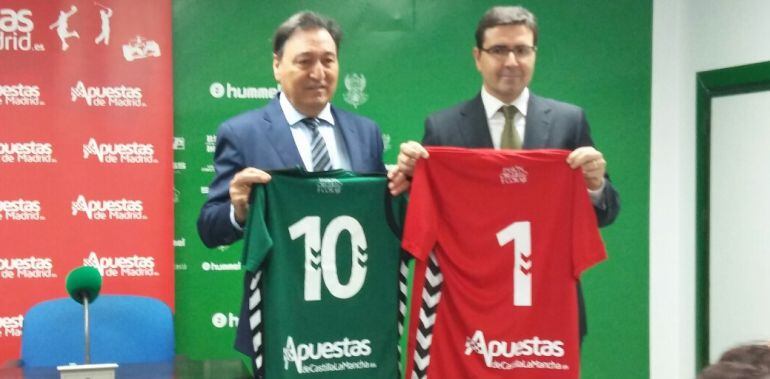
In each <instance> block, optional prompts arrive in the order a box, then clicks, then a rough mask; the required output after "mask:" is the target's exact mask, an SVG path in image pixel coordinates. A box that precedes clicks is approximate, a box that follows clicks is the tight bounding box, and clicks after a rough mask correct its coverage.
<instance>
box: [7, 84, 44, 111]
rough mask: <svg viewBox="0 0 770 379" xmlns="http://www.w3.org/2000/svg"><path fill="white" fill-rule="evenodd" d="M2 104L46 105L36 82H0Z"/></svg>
mask: <svg viewBox="0 0 770 379" xmlns="http://www.w3.org/2000/svg"><path fill="white" fill-rule="evenodd" d="M0 105H18V106H27V105H31V106H35V105H45V102H44V101H42V100H40V87H39V86H37V85H34V84H24V83H16V84H0Z"/></svg>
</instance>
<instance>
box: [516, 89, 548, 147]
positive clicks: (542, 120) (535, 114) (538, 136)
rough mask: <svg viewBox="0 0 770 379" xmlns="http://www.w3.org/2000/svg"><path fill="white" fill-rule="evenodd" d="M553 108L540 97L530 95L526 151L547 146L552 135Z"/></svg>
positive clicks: (526, 124) (525, 142) (525, 134)
mask: <svg viewBox="0 0 770 379" xmlns="http://www.w3.org/2000/svg"><path fill="white" fill-rule="evenodd" d="M551 126H552V124H551V107H549V106H548V104H546V102H545V101H543V99H542V98H540V97H539V96H535V95H534V94H532V95H530V97H529V103H528V104H527V119H526V123H525V126H524V128H525V132H524V144H523V148H525V149H542V148H545V147H546V146H547V142H548V136H549V135H550V134H551Z"/></svg>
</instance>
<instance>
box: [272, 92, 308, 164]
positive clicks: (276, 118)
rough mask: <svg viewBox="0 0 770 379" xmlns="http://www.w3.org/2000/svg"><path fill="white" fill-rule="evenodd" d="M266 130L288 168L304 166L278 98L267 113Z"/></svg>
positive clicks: (273, 101)
mask: <svg viewBox="0 0 770 379" xmlns="http://www.w3.org/2000/svg"><path fill="white" fill-rule="evenodd" d="M265 123H266V125H267V128H265V130H266V132H265V134H266V135H267V138H268V139H269V140H270V144H271V145H272V146H273V148H274V149H275V152H276V154H277V155H278V157H279V158H280V159H281V162H283V164H284V165H285V166H286V167H295V166H298V165H299V166H302V158H301V157H300V155H299V150H297V144H295V143H294V137H293V136H292V134H291V129H290V126H289V123H288V122H286V117H285V116H284V115H283V111H282V110H281V105H280V103H279V102H278V97H276V98H275V99H273V100H272V101H271V102H270V103H269V104H268V105H267V110H266V112H265Z"/></svg>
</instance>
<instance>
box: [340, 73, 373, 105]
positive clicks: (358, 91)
mask: <svg viewBox="0 0 770 379" xmlns="http://www.w3.org/2000/svg"><path fill="white" fill-rule="evenodd" d="M345 88H346V89H347V91H345V95H344V97H345V102H346V103H348V104H350V105H352V106H353V107H354V108H358V107H359V106H361V105H363V104H364V103H365V102H366V101H367V100H369V95H367V94H366V92H364V90H365V89H366V76H364V74H356V73H353V74H347V75H345Z"/></svg>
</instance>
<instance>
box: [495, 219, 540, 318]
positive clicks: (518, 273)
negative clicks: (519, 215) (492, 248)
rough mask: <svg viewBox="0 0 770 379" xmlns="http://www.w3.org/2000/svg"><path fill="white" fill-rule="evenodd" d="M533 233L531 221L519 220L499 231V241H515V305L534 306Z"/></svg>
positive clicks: (501, 243) (504, 243) (501, 242)
mask: <svg viewBox="0 0 770 379" xmlns="http://www.w3.org/2000/svg"><path fill="white" fill-rule="evenodd" d="M531 240H532V234H531V229H530V223H529V221H517V222H514V223H513V224H510V225H508V226H507V227H505V228H503V230H501V231H499V232H497V243H498V244H500V246H505V245H507V244H509V243H511V242H513V246H514V248H513V305H514V306H517V307H531V306H532V243H531Z"/></svg>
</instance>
